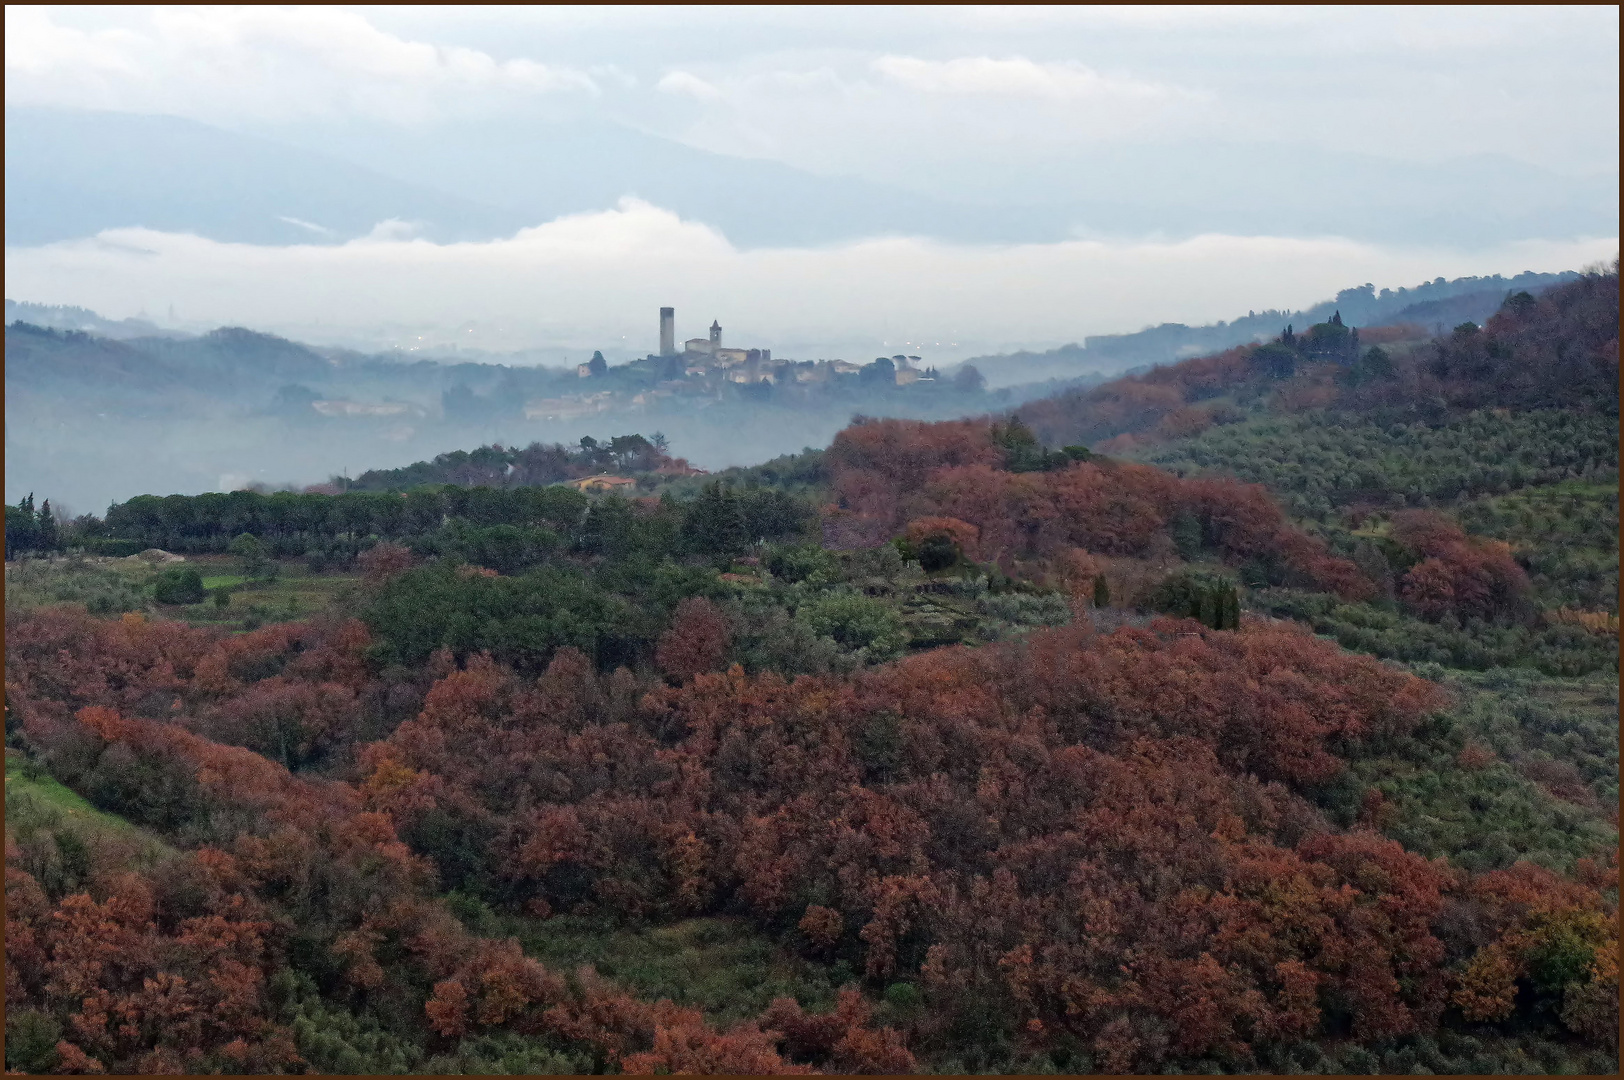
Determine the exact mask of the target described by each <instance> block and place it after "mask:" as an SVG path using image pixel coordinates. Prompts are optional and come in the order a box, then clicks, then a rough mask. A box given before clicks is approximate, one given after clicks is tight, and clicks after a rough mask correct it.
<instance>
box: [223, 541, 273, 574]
mask: <svg viewBox="0 0 1624 1080" xmlns="http://www.w3.org/2000/svg"><path fill="white" fill-rule="evenodd" d="M226 551H227V553H229V554H232V555H235V556H237V558H238V559H240V560H241V563H240V566H241V569H242V573H243V576H244V577H248V578H253V579H255V580H256V581H257V580H261V579H264V578H268V577H272V576H274V575H275V573H276V567H275V564H274V563H272V562H271V560H270V552H269V551H268V550H267V549H266V547H265V542H264V541H263V540H261V539H260V538H259V537H257V536H255V535H254V534H253V533H249V532H245V533H240V534H239V535H238V536H237V537H236V538H235V539H233V540H232V541H231V543H230V545H228V546H227V547H226Z"/></svg>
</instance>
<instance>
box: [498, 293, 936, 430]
mask: <svg viewBox="0 0 1624 1080" xmlns="http://www.w3.org/2000/svg"><path fill="white" fill-rule="evenodd" d="M675 323H676V313H675V310H674V309H672V308H668V307H666V308H661V309H660V351H659V352H658V353H650V354H649V355H648V356H647V357H645V358H644V359H642V360H636V361H633V362H632V363H631V364H628V365H626V367H627V368H632V369H640V370H641V371H643V372H645V373H647V374H652V375H653V376H654V379H653V380H652V381H651V382H645V384H644V385H643V386H642V387H640V388H638V389H636V390H634V391H633V390H631V389H630V388H626V387H623V388H621V389H620V390H619V392H618V393H617V390H616V389H614V388H606V389H596V388H594V389H591V390H585V392H583V393H575V394H567V395H564V396H562V397H556V398H544V399H540V400H537V401H532V402H529V403H528V404H527V405H526V406H525V416H526V417H527V418H528V419H532V420H568V419H574V418H576V417H581V416H588V415H591V414H593V413H598V412H603V411H606V410H607V409H609V408H610V407H611V405H612V404H614V403H615V399H616V398H617V397H624V398H625V400H626V402H627V403H629V404H631V405H637V406H646V405H651V404H654V403H655V402H657V401H659V400H660V399H662V398H674V397H679V396H682V397H690V396H698V395H703V394H709V393H714V392H716V391H718V390H720V389H721V387H722V385H723V384H727V383H734V384H737V385H740V386H751V387H759V386H761V385H762V384H766V385H768V386H775V387H776V386H787V385H802V386H812V385H816V384H827V383H831V382H835V381H837V380H842V379H854V380H863V379H870V380H877V381H878V383H879V384H881V385H886V384H890V385H895V386H910V385H913V384H916V383H921V384H933V383H935V382H936V380H937V373H936V369H935V368H933V367H927V366H924V365H923V364H922V362H921V360H920V358H919V357H917V356H903V355H900V354H899V355H897V356H889V357H879V358H876V359H875V360H874V361H872V362H871V363H868V364H853V363H849V362H847V361H845V360H785V359H774V358H773V355H772V350H771V349H735V348H728V347H725V346H724V345H723V344H722V327H721V324H720V323H718V322H715V321H713V322H712V323H711V326H710V336H709V337H700V338H689V339H688V340H687V341H684V342H683V343H682V347H681V348H680V349H678V347H677V342H676V333H675ZM617 370H620V369H617ZM576 374H577V375H578V376H580V377H581V378H583V379H594V380H596V379H598V378H602V377H604V376H606V375H607V374H608V369H607V367H606V366H605V365H604V364H603V363H602V361H601V360H595V361H594V362H593V363H587V364H581V365H580V366H579V367H577V368H576Z"/></svg>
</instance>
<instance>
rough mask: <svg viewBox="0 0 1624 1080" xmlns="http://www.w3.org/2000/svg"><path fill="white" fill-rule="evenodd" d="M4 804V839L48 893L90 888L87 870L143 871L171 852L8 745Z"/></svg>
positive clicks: (147, 834)
mask: <svg viewBox="0 0 1624 1080" xmlns="http://www.w3.org/2000/svg"><path fill="white" fill-rule="evenodd" d="M5 805H6V836H7V838H8V840H13V841H15V842H16V843H17V845H18V851H19V852H20V858H21V865H22V867H23V869H25V870H27V871H28V872H29V873H31V874H33V875H34V877H35V879H36V880H38V881H39V882H40V883H41V884H42V885H43V886H45V888H46V890H47V891H48V892H51V893H52V894H53V895H58V894H62V893H66V892H69V891H73V890H76V889H79V888H82V887H83V886H85V885H87V884H89V881H90V871H91V868H92V867H103V868H109V867H111V868H118V867H128V868H137V869H146V868H150V867H152V866H154V865H156V864H157V863H159V862H161V861H163V860H164V859H166V858H169V857H170V856H173V855H174V854H175V849H174V848H172V847H170V846H169V845H168V844H166V843H164V842H163V841H162V840H160V839H158V838H157V837H156V836H153V835H152V834H151V833H149V832H147V831H146V830H145V829H142V828H140V827H139V826H136V825H134V824H132V823H131V822H129V821H126V820H125V819H124V818H121V817H119V816H118V815H116V814H109V813H107V812H105V811H103V810H98V809H97V808H96V807H94V806H92V805H91V804H90V803H88V802H86V801H85V800H84V799H83V798H81V797H80V796H79V795H77V794H76V793H74V792H73V791H71V790H69V789H68V788H66V787H64V786H62V784H60V783H58V782H57V781H56V780H55V779H53V778H52V777H51V776H49V775H47V774H46V773H45V772H43V771H42V770H40V769H39V768H37V767H36V766H35V765H34V764H33V762H32V761H31V760H30V759H29V758H28V757H27V756H25V755H24V754H23V753H21V752H20V751H17V750H13V749H11V748H9V747H8V748H7V750H6V804H5ZM8 858H9V856H8Z"/></svg>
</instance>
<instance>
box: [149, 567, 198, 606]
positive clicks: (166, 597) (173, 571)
mask: <svg viewBox="0 0 1624 1080" xmlns="http://www.w3.org/2000/svg"><path fill="white" fill-rule="evenodd" d="M152 595H153V599H155V600H157V601H158V603H160V604H201V603H202V602H203V597H204V595H205V593H204V591H203V577H202V575H201V574H199V573H198V572H197V571H196V570H194V569H192V568H191V567H189V566H171V567H169V568H168V569H166V570H164V571H163V572H162V573H160V574H159V575H158V581H157V584H156V585H155V586H154V587H153V594H152Z"/></svg>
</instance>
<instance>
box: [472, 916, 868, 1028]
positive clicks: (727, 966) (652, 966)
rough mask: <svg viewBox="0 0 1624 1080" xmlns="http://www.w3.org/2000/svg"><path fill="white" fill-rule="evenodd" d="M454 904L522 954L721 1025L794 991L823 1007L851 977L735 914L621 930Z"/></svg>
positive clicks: (593, 921) (815, 1008)
mask: <svg viewBox="0 0 1624 1080" xmlns="http://www.w3.org/2000/svg"><path fill="white" fill-rule="evenodd" d="M449 900H450V904H451V907H452V910H453V911H455V912H457V914H458V916H459V917H460V918H461V919H462V920H463V922H464V923H465V924H466V925H467V926H468V928H469V929H470V930H472V931H473V932H475V933H479V934H483V935H489V936H492V937H509V936H511V937H516V938H518V940H519V943H520V944H521V945H522V946H523V947H524V951H525V953H526V954H527V955H529V956H533V957H535V958H536V959H537V960H540V961H541V962H542V963H543V964H546V965H547V966H548V967H550V968H552V969H553V970H555V971H558V972H573V971H575V970H576V969H577V968H579V967H580V966H581V965H583V964H590V965H592V966H593V967H594V968H596V969H597V971H598V973H599V974H600V975H603V976H604V977H606V978H609V979H612V980H613V981H615V982H617V983H619V984H621V985H623V986H625V987H627V988H628V989H631V990H633V991H634V992H635V993H637V994H638V995H639V996H641V997H647V998H670V999H671V1000H672V1001H674V1002H676V1003H677V1004H679V1005H687V1006H690V1007H692V1008H696V1009H700V1010H701V1011H703V1012H704V1013H705V1014H706V1016H707V1017H709V1018H710V1019H711V1020H712V1021H714V1022H715V1023H717V1024H719V1025H720V1026H723V1027H726V1026H728V1025H730V1024H732V1023H734V1022H736V1021H739V1020H742V1019H745V1018H746V1017H750V1016H755V1015H758V1014H760V1013H761V1012H762V1011H764V1010H765V1009H766V1008H767V1006H768V1005H770V1004H771V1003H772V1000H773V999H774V998H778V997H792V998H794V999H795V1000H797V1001H799V1002H800V1003H801V1006H802V1007H803V1008H806V1009H808V1010H810V1011H812V1012H823V1011H826V1010H828V1009H830V1008H832V1007H833V1006H834V1001H835V993H836V991H838V990H839V989H840V988H841V987H842V986H844V985H845V984H847V983H848V982H853V981H856V976H855V974H854V973H853V972H852V970H851V969H850V968H849V967H848V966H847V965H846V964H845V963H843V962H841V963H835V964H819V963H815V962H813V961H810V960H806V959H804V958H802V957H799V956H797V955H795V954H794V953H792V952H790V951H788V950H786V949H784V948H783V947H782V946H780V945H779V944H777V943H776V942H775V941H773V939H772V938H770V937H768V936H767V935H766V934H764V933H762V932H761V931H759V930H757V929H756V928H754V927H753V926H751V925H750V924H749V923H748V922H746V921H744V920H743V919H733V918H697V919H684V920H682V921H680V922H676V923H671V924H669V925H666V926H626V925H623V924H616V923H614V922H611V921H609V920H604V919H599V918H594V917H590V916H578V915H557V916H554V917H552V918H550V919H536V918H529V917H525V916H512V915H501V914H496V913H493V912H492V911H491V910H490V909H489V908H488V907H486V906H485V905H484V904H483V903H481V902H480V901H478V900H475V899H472V898H470V897H466V896H462V895H460V894H453V895H452V896H451V897H450V898H449Z"/></svg>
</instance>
